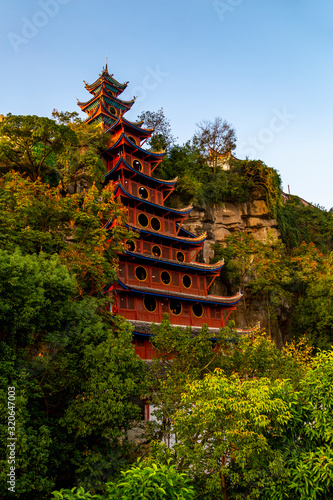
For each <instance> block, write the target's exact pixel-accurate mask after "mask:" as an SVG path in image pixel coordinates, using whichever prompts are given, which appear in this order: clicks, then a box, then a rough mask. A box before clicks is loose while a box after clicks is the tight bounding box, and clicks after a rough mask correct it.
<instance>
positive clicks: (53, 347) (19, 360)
mask: <svg viewBox="0 0 333 500" xmlns="http://www.w3.org/2000/svg"><path fill="white" fill-rule="evenodd" d="M75 291H76V283H75V279H74V278H73V277H71V276H70V274H69V273H68V270H67V268H66V266H64V265H63V264H61V262H60V260H59V258H58V257H57V256H55V255H54V256H52V257H50V256H47V255H44V254H40V255H39V256H37V255H22V253H21V252H19V251H16V252H14V253H13V254H9V253H8V252H6V251H3V250H1V251H0V321H1V325H2V331H1V336H0V351H1V359H0V383H1V386H0V414H1V415H2V417H5V415H6V410H7V388H8V387H9V386H10V387H15V388H16V405H17V406H16V431H15V437H17V443H16V444H17V446H16V453H17V461H16V463H15V467H16V473H17V476H18V477H19V478H20V479H19V481H17V490H16V495H17V497H18V498H21V499H23V498H24V499H27V500H36V499H38V500H40V499H42V498H45V496H46V495H47V494H48V492H49V491H51V488H54V486H55V483H56V485H57V486H58V485H59V486H64V485H67V484H68V483H70V484H71V483H72V481H73V477H74V476H75V477H76V478H77V481H78V482H79V484H83V485H84V486H86V485H88V486H89V487H90V488H93V489H95V490H96V489H98V488H99V489H101V488H102V487H103V484H104V482H105V478H110V477H112V475H114V474H116V473H118V472H119V469H120V467H121V466H127V465H128V464H129V463H130V457H131V454H130V449H131V446H130V443H129V441H128V439H127V438H126V435H127V434H126V431H127V430H128V428H129V427H132V426H133V422H134V421H135V420H136V419H137V418H138V415H139V412H140V410H139V408H138V406H137V405H136V403H135V398H136V397H137V396H138V395H140V392H141V391H142V392H144V387H143V378H144V365H143V362H142V361H141V360H140V359H139V358H138V357H136V356H135V352H134V347H133V345H132V343H131V340H132V333H131V329H130V328H129V325H128V324H127V323H126V322H125V321H124V320H121V319H120V318H116V319H115V320H114V322H113V321H112V318H111V316H110V315H109V314H103V310H101V308H103V307H105V302H104V301H103V300H100V299H99V300H98V299H96V298H95V297H84V298H81V300H79V301H76V300H77V299H78V297H77V295H76V293H75ZM1 422H2V424H1V425H0V438H1V440H2V442H6V441H7V437H8V427H7V419H5V418H3V419H2V420H1ZM0 470H1V473H0V496H1V495H3V494H5V493H6V492H7V486H8V485H7V483H6V481H7V476H6V474H7V472H8V463H7V457H6V448H5V447H4V448H2V449H1V454H0Z"/></svg>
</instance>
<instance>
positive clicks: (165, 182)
mask: <svg viewBox="0 0 333 500" xmlns="http://www.w3.org/2000/svg"><path fill="white" fill-rule="evenodd" d="M121 163H124V165H125V166H126V168H127V169H128V170H130V171H131V172H134V173H136V174H138V175H140V176H141V177H144V178H145V179H149V180H153V181H156V182H157V183H159V184H165V185H167V186H174V185H175V184H177V181H178V177H176V178H175V179H171V180H164V179H158V178H156V177H151V176H150V175H146V174H144V173H142V172H139V171H138V170H136V169H135V168H133V167H131V165H129V164H128V163H127V161H126V160H124V158H120V160H119V161H118V162H117V164H116V165H115V166H114V167H113V168H112V169H111V170H110V171H109V172H108V173H107V174H105V176H104V177H105V178H106V177H107V176H108V175H109V174H111V173H113V172H116V171H117V170H118V169H119V165H120V164H121Z"/></svg>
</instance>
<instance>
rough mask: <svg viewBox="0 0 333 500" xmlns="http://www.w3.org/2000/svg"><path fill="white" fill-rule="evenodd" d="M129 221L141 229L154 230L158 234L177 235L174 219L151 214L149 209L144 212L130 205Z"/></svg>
mask: <svg viewBox="0 0 333 500" xmlns="http://www.w3.org/2000/svg"><path fill="white" fill-rule="evenodd" d="M128 223H129V224H130V225H131V226H134V227H137V228H139V229H146V230H148V231H154V232H156V234H161V235H163V234H166V235H169V236H177V233H176V224H175V221H174V220H170V219H167V218H165V217H157V216H156V215H154V214H149V213H147V211H146V212H144V211H141V210H137V209H136V208H131V207H130V208H129V209H128Z"/></svg>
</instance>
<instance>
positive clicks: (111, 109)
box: [109, 106, 117, 115]
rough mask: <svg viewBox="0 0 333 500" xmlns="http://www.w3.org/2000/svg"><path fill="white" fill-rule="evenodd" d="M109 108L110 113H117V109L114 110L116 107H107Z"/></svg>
mask: <svg viewBox="0 0 333 500" xmlns="http://www.w3.org/2000/svg"><path fill="white" fill-rule="evenodd" d="M109 110H110V113H111V114H112V115H116V114H117V110H116V108H114V107H113V106H110V107H109Z"/></svg>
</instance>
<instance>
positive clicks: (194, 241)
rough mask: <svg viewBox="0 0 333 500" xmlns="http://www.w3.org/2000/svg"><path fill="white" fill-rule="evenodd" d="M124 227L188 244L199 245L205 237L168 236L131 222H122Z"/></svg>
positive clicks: (109, 223) (204, 235) (108, 223)
mask: <svg viewBox="0 0 333 500" xmlns="http://www.w3.org/2000/svg"><path fill="white" fill-rule="evenodd" d="M110 225H111V222H107V224H106V226H105V227H106V229H109V227H110ZM124 225H125V227H127V228H129V229H132V230H134V231H138V232H139V233H142V234H148V235H149V236H159V237H160V238H164V239H166V240H169V241H175V242H176V243H186V244H190V245H193V246H200V245H202V243H203V242H204V241H205V240H206V239H207V233H203V234H202V235H201V236H197V237H195V238H186V237H181V236H168V235H167V234H163V233H158V232H157V231H156V232H155V231H149V230H146V229H143V228H140V227H137V226H134V225H132V224H124Z"/></svg>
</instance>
